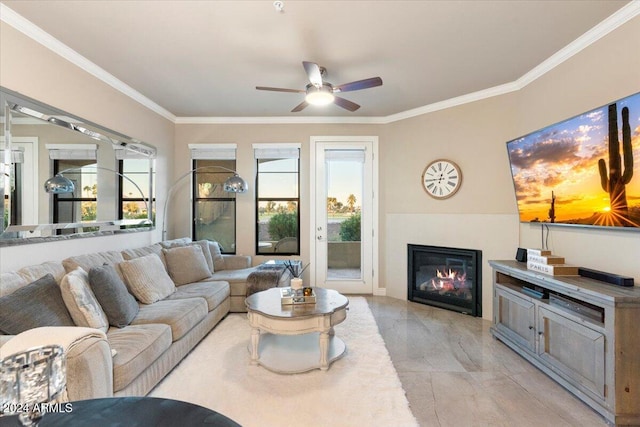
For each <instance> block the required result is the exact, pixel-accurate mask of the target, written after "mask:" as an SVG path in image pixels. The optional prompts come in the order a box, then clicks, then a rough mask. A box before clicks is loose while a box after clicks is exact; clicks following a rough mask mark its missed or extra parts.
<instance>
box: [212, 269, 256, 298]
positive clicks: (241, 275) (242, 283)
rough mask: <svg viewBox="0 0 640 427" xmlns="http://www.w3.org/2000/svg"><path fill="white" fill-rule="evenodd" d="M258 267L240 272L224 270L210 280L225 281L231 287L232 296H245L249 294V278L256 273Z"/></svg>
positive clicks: (217, 272) (216, 273) (214, 274)
mask: <svg viewBox="0 0 640 427" xmlns="http://www.w3.org/2000/svg"><path fill="white" fill-rule="evenodd" d="M256 269H257V267H250V268H243V269H240V270H222V271H218V270H217V271H216V272H215V273H213V274H212V275H211V278H210V279H209V280H223V281H225V282H228V283H229V286H230V287H231V290H230V292H231V295H244V296H246V294H247V277H249V275H250V274H251V273H253V272H254V271H256Z"/></svg>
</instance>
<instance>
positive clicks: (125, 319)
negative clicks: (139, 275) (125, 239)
mask: <svg viewBox="0 0 640 427" xmlns="http://www.w3.org/2000/svg"><path fill="white" fill-rule="evenodd" d="M89 286H90V287H91V290H92V291H93V294H94V295H95V297H96V299H97V300H98V303H99V304H100V305H101V306H102V309H103V310H104V312H105V314H106V315H107V319H108V320H109V324H110V325H112V326H115V327H116V328H124V327H125V326H127V325H128V324H129V323H131V321H132V320H133V318H134V317H136V314H138V311H139V310H140V306H138V303H137V302H136V300H135V298H134V297H133V295H131V294H130V293H129V291H128V290H127V285H125V284H124V282H123V281H122V279H121V278H120V276H119V275H118V272H117V271H116V269H115V267H114V266H113V265H111V264H105V265H103V266H102V267H93V268H92V269H91V270H89Z"/></svg>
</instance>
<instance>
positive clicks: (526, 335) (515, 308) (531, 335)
mask: <svg viewBox="0 0 640 427" xmlns="http://www.w3.org/2000/svg"><path fill="white" fill-rule="evenodd" d="M495 293H496V298H495V299H496V301H495V302H494V304H496V306H497V310H496V311H495V317H496V318H495V319H494V321H495V327H496V328H497V329H498V330H499V331H501V332H502V333H504V334H505V335H507V336H508V337H510V338H511V339H512V340H514V341H516V342H517V343H519V344H520V345H522V346H524V347H526V348H528V349H529V350H531V351H535V345H536V334H535V324H536V322H535V306H534V304H533V303H532V302H531V301H529V300H527V299H525V298H522V297H521V296H519V295H518V294H517V293H515V292H513V291H511V290H509V289H507V288H504V287H501V286H499V285H497V286H496V289H495Z"/></svg>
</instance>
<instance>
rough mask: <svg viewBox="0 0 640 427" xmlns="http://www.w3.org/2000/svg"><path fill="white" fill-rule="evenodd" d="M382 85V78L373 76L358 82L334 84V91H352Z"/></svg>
mask: <svg viewBox="0 0 640 427" xmlns="http://www.w3.org/2000/svg"><path fill="white" fill-rule="evenodd" d="M376 86H382V79H381V78H380V77H371V78H370V79H364V80H358V81H357V82H351V83H345V84H342V85H339V86H334V87H333V91H334V92H336V93H337V92H351V91H354V90H361V89H368V88H370V87H376Z"/></svg>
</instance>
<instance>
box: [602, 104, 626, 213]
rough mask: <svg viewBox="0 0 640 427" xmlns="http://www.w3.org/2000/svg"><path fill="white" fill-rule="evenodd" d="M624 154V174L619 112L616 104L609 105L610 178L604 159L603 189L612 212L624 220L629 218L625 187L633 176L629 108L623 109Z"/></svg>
mask: <svg viewBox="0 0 640 427" xmlns="http://www.w3.org/2000/svg"><path fill="white" fill-rule="evenodd" d="M622 153H623V154H624V173H622V162H621V158H620V140H619V139H618V110H617V108H616V104H611V105H609V174H608V175H609V176H608V177H607V164H606V162H605V160H604V159H600V160H599V161H598V168H599V171H600V182H601V184H602V189H603V190H604V191H606V192H607V193H609V200H610V205H611V212H612V213H615V214H617V215H619V216H622V217H623V218H629V208H628V206H627V194H626V190H625V185H627V184H628V183H629V181H631V177H632V176H633V151H632V150H631V127H630V126H629V108H628V107H624V108H623V109H622Z"/></svg>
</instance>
